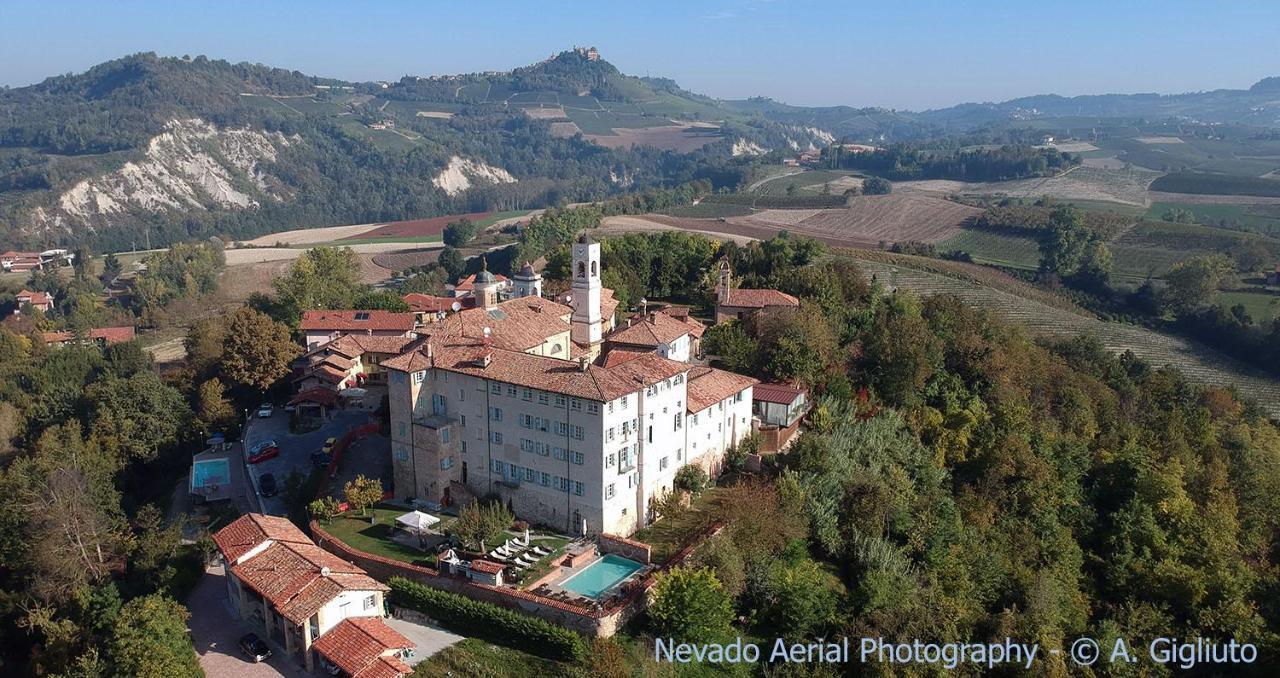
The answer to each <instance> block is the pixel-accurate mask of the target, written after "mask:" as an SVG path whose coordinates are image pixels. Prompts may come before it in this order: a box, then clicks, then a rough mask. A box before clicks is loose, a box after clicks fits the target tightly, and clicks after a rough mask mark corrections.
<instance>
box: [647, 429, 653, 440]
mask: <svg viewBox="0 0 1280 678" xmlns="http://www.w3.org/2000/svg"><path fill="white" fill-rule="evenodd" d="M646 439H647V440H648V442H653V426H652V425H650V426H649V431H648V435H647V436H646Z"/></svg>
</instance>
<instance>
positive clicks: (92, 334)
mask: <svg viewBox="0 0 1280 678" xmlns="http://www.w3.org/2000/svg"><path fill="white" fill-rule="evenodd" d="M40 336H41V338H42V339H44V343H46V344H48V345H50V346H66V345H68V344H74V343H78V342H82V343H95V344H98V345H99V346H110V345H112V344H120V343H123V342H126V341H133V339H134V337H135V336H136V333H135V331H134V329H133V327H131V326H129V327H96V328H94V329H91V330H89V333H88V334H86V335H84V336H83V337H81V338H77V337H76V335H75V333H74V332H66V331H64V332H45V333H43V334H41V335H40Z"/></svg>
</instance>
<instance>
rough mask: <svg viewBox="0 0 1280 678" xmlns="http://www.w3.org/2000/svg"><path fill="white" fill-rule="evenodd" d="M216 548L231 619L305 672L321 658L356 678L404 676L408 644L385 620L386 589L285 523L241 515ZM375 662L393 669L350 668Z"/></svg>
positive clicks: (217, 535)
mask: <svg viewBox="0 0 1280 678" xmlns="http://www.w3.org/2000/svg"><path fill="white" fill-rule="evenodd" d="M213 541H214V543H215V544H217V546H218V550H219V552H220V554H221V556H222V560H223V561H224V563H225V564H226V586H227V595H228V597H229V598H230V601H231V606H232V608H233V609H234V610H235V612H236V614H237V615H238V616H239V617H240V618H241V619H244V620H247V621H250V622H252V623H255V624H256V625H258V626H259V627H260V628H261V629H262V630H263V631H265V633H266V635H267V636H268V637H270V638H272V639H275V640H277V641H278V642H280V643H282V644H283V645H284V647H285V650H286V651H287V652H289V653H290V654H291V655H295V656H300V657H301V658H302V660H303V662H304V663H305V664H306V667H307V670H308V671H310V670H313V669H314V666H315V660H316V658H317V654H320V655H323V656H324V657H325V658H326V659H328V660H329V661H330V662H332V663H334V664H336V665H338V666H339V667H341V668H343V670H346V671H347V672H348V673H349V674H350V675H353V676H354V675H371V676H372V675H397V673H399V674H404V673H408V667H407V666H405V665H404V664H403V662H400V660H399V658H398V656H397V655H398V653H399V652H400V651H402V650H404V649H407V648H408V647H411V645H412V644H411V643H409V641H408V640H406V639H404V637H403V636H401V635H400V634H398V633H396V632H395V631H393V630H392V629H390V628H389V627H387V626H386V625H385V624H384V623H383V621H382V616H383V614H384V613H383V610H384V605H383V595H384V593H385V592H386V591H387V590H388V589H387V586H386V585H385V584H382V583H381V582H378V581H376V580H374V579H373V578H371V577H370V576H369V575H368V574H367V573H365V571H364V570H362V569H360V568H359V567H356V566H355V565H352V564H351V563H348V562H346V561H344V560H342V559H341V558H338V557H337V556H335V555H333V554H331V553H329V552H327V551H325V550H323V549H321V548H320V547H318V546H316V545H315V544H314V543H313V542H312V541H311V540H310V539H308V538H307V536H306V535H305V534H303V533H302V531H301V530H299V529H298V528H297V527H295V526H294V524H293V523H292V522H290V521H289V520H288V519H286V518H279V517H276V516H267V515H261V514H256V513H250V514H247V515H243V516H241V517H239V518H237V519H236V520H235V521H234V522H232V523H231V524H229V525H227V526H226V527H224V528H222V529H221V530H218V532H216V533H215V534H214V535H213ZM334 633H336V634H337V635H335V636H330V634H334ZM362 636H368V637H369V638H371V640H370V639H363V638H362ZM326 637H328V639H326ZM321 648H323V650H321ZM378 648H380V649H378ZM374 650H376V652H374ZM374 662H382V663H385V664H386V667H387V668H388V669H391V670H388V671H387V672H372V673H368V674H359V673H357V672H354V671H351V669H350V668H348V667H351V668H358V669H359V670H361V671H364V670H367V667H368V666H371V665H372V664H373V663H374Z"/></svg>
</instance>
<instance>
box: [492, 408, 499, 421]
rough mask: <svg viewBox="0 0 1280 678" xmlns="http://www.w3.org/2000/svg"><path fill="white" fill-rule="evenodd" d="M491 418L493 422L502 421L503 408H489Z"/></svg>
mask: <svg viewBox="0 0 1280 678" xmlns="http://www.w3.org/2000/svg"><path fill="white" fill-rule="evenodd" d="M489 418H490V419H492V420H494V421H502V408H501V407H490V408H489Z"/></svg>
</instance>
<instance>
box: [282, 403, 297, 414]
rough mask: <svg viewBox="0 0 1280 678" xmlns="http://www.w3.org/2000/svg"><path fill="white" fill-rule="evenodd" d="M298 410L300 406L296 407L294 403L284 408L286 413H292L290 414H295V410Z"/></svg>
mask: <svg viewBox="0 0 1280 678" xmlns="http://www.w3.org/2000/svg"><path fill="white" fill-rule="evenodd" d="M297 409H298V406H297V405H294V404H293V403H289V404H288V405H285V406H284V411H285V412H290V413H292V412H294V411H295V410H297Z"/></svg>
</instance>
